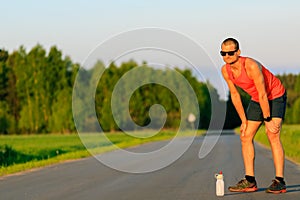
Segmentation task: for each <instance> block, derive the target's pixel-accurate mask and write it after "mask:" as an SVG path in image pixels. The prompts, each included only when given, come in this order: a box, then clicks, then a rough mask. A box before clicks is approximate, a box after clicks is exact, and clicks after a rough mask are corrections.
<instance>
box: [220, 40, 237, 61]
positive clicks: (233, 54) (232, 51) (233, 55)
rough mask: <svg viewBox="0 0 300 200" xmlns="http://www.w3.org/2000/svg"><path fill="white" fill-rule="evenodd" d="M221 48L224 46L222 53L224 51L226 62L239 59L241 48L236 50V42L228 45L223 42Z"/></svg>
mask: <svg viewBox="0 0 300 200" xmlns="http://www.w3.org/2000/svg"><path fill="white" fill-rule="evenodd" d="M221 48H222V51H221V54H222V52H223V55H222V57H223V60H224V62H225V63H227V64H230V63H234V62H236V61H237V60H238V59H239V55H240V50H237V51H236V47H235V44H234V43H231V44H227V45H225V44H222V47H221ZM228 52H229V53H228ZM224 54H225V55H224Z"/></svg>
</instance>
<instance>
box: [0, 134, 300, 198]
mask: <svg viewBox="0 0 300 200" xmlns="http://www.w3.org/2000/svg"><path fill="white" fill-rule="evenodd" d="M202 142H203V137H199V138H196V139H195V140H194V142H193V144H192V145H191V147H190V148H189V149H188V151H186V152H185V153H184V155H183V156H182V157H180V159H178V160H177V161H176V162H174V163H173V164H171V165H170V166H168V167H166V168H163V169H161V170H158V171H155V172H151V173H146V174H130V173H124V172H119V171H116V170H113V169H110V168H109V167H106V166H104V165H103V164H101V163H100V162H99V161H98V160H96V159H95V158H94V157H91V158H87V159H82V160H77V161H71V162H66V163H63V164H57V165H52V166H49V167H45V168H42V169H38V170H33V171H31V172H25V173H21V174H17V175H10V176H6V177H0V200H12V199H16V200H27V199H32V200H44V199H51V200H77V199H78V200H79V199H80V200H92V199H97V200H123V199H124V200H125V199H126V200H160V199H162V200H175V199H180V200H194V199H195V200H198V199H199V200H200V199H204V200H206V199H209V200H212V199H221V198H224V199H239V200H240V199H263V200H265V199H272V200H276V199H288V200H296V199H297V200H299V199H300V167H299V165H296V164H293V163H292V162H290V161H286V175H285V179H286V183H287V189H288V192H287V193H285V194H279V195H274V194H268V193H265V189H266V187H268V186H269V185H270V184H271V180H272V179H273V178H274V169H273V162H272V157H271V152H270V151H269V150H266V149H264V148H263V147H261V146H259V145H256V179H257V182H258V187H259V190H258V191H257V192H255V193H231V192H229V191H228V190H227V189H226V192H225V196H224V197H216V195H215V181H216V180H215V178H214V174H215V173H217V172H218V171H219V170H222V171H223V173H224V181H225V188H227V187H228V186H229V185H231V184H235V183H236V182H237V181H239V180H240V178H242V177H243V165H242V157H241V151H240V143H239V136H237V135H229V134H226V135H222V136H221V137H220V139H219V141H218V143H217V145H216V146H215V147H214V149H213V151H212V152H210V154H208V156H206V157H205V158H204V159H201V160H200V159H199V158H198V153H199V149H200V146H201V143H202ZM165 144H166V143H165V142H157V143H152V144H146V145H142V146H140V147H136V148H133V149H131V150H132V151H139V152H142V151H147V150H148V149H153V148H154V149H155V148H158V147H160V146H163V145H165ZM117 153H118V152H117V151H115V152H111V153H108V154H107V155H108V156H109V154H111V155H115V154H117ZM162 159H163V158H162ZM133 164H142V163H133Z"/></svg>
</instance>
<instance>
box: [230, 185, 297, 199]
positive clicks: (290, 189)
mask: <svg viewBox="0 0 300 200" xmlns="http://www.w3.org/2000/svg"><path fill="white" fill-rule="evenodd" d="M286 187H287V193H292V192H300V185H287V186H286ZM266 189H267V188H258V190H257V191H256V192H265V191H266ZM242 194H248V193H247V192H230V193H226V194H225V196H232V195H242Z"/></svg>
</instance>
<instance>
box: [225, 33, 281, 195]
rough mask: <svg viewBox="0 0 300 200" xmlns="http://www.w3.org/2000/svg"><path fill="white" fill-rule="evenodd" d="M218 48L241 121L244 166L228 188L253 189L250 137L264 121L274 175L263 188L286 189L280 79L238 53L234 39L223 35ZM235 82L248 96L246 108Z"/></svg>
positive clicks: (270, 190) (237, 46)
mask: <svg viewBox="0 0 300 200" xmlns="http://www.w3.org/2000/svg"><path fill="white" fill-rule="evenodd" d="M221 49H222V50H221V52H220V53H221V56H222V57H223V60H224V62H225V63H226V64H225V65H224V66H223V67H222V74H223V77H224V79H225V81H226V82H227V84H228V88H229V90H230V95H231V100H232V103H233V105H234V107H235V109H236V111H237V113H238V115H239V117H240V119H241V121H242V124H241V127H240V130H241V136H240V140H241V144H242V155H243V160H244V166H245V178H244V179H242V180H241V181H239V182H238V183H237V184H236V185H234V186H230V187H229V188H228V189H229V190H230V191H232V192H254V191H256V190H257V184H256V180H255V175H254V158H255V152H254V151H255V150H254V145H253V138H254V136H255V134H256V132H257V130H258V128H259V127H260V125H261V124H262V122H264V123H265V127H266V134H267V136H268V139H269V142H270V144H271V148H272V155H273V160H274V166H275V172H276V176H275V179H274V180H273V181H272V184H271V185H270V186H269V187H268V188H267V190H266V192H269V193H284V192H286V185H285V182H284V150H283V147H282V144H281V141H280V129H281V123H282V120H283V118H284V114H285V107H286V91H285V88H284V87H283V85H282V84H281V82H280V80H279V79H278V78H276V77H275V76H274V75H273V74H272V73H271V72H270V71H268V70H267V69H266V68H265V67H264V66H263V65H261V64H260V63H259V62H258V61H256V60H254V59H252V58H249V57H242V56H240V54H241V51H240V49H239V43H238V41H237V40H236V39H234V38H227V39H226V40H224V41H223V43H222V45H221ZM236 86H238V87H240V88H241V89H243V90H244V91H245V92H247V93H248V94H249V95H250V96H251V101H250V103H249V105H248V108H247V111H246V112H245V111H244V108H243V105H242V102H241V97H240V94H239V93H238V90H237V88H236Z"/></svg>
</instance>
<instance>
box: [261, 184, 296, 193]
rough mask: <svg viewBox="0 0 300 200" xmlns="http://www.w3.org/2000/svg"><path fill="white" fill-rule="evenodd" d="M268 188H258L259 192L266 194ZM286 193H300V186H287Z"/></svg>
mask: <svg viewBox="0 0 300 200" xmlns="http://www.w3.org/2000/svg"><path fill="white" fill-rule="evenodd" d="M266 189H267V188H258V190H257V191H258V192H265V191H266ZM286 190H287V191H286V192H287V193H291V192H300V185H287V186H286Z"/></svg>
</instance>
